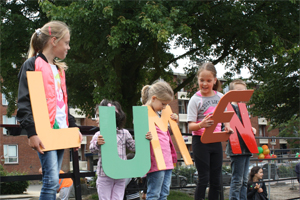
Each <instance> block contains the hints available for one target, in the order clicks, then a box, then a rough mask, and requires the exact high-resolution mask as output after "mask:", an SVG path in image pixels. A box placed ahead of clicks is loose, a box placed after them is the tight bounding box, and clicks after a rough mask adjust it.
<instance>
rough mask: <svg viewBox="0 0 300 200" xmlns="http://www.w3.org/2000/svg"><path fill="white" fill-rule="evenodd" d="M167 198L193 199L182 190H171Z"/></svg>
mask: <svg viewBox="0 0 300 200" xmlns="http://www.w3.org/2000/svg"><path fill="white" fill-rule="evenodd" d="M168 200H194V197H193V196H190V195H188V194H186V193H184V192H180V191H176V190H171V191H170V195H169V196H168Z"/></svg>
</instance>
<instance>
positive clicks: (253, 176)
mask: <svg viewBox="0 0 300 200" xmlns="http://www.w3.org/2000/svg"><path fill="white" fill-rule="evenodd" d="M263 175H264V174H263V169H262V168H261V167H258V166H255V167H253V168H252V169H251V171H250V174H249V182H248V188H247V198H248V200H268V198H267V196H268V194H267V188H266V185H265V183H264V182H261V179H262V177H263Z"/></svg>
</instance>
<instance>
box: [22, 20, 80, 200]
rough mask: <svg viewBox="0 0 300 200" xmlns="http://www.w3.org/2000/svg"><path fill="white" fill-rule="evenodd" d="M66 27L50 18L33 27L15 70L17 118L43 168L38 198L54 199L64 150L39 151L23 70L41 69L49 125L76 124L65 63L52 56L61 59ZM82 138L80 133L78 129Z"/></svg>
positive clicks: (66, 41)
mask: <svg viewBox="0 0 300 200" xmlns="http://www.w3.org/2000/svg"><path fill="white" fill-rule="evenodd" d="M69 43H70V31H69V28H68V26H67V25H66V24H65V23H63V22H60V21H51V22H48V23H47V24H45V25H44V26H43V27H42V28H39V29H37V30H36V31H35V32H34V33H33V35H32V37H31V41H30V48H29V51H28V59H27V60H26V61H25V62H24V64H23V65H22V67H21V70H20V73H19V91H18V111H17V119H18V121H19V122H20V124H21V127H22V128H24V129H25V130H26V131H27V134H28V138H29V146H30V147H31V148H32V149H33V150H36V151H37V152H38V156H39V159H40V162H41V165H42V170H43V186H42V190H41V194H40V199H47V200H49V199H50V200H51V199H56V191H57V189H58V187H59V185H58V182H59V171H60V168H61V164H62V160H63V154H64V150H54V151H47V152H43V151H42V149H41V148H44V145H43V143H42V141H41V140H40V139H39V137H38V136H37V133H36V130H35V125H34V120H33V116H32V110H31V103H30V98H29V92H28V84H27V76H26V72H27V71H41V72H42V75H43V82H44V88H45V93H46V97H47V106H48V111H49V118H50V123H51V127H52V128H55V129H59V128H68V127H76V124H75V119H74V117H73V116H71V115H70V114H69V112H68V105H67V101H68V96H67V89H66V80H65V71H64V70H66V68H67V66H66V64H65V63H63V62H59V61H58V60H56V59H55V58H56V57H57V58H59V59H64V58H65V57H66V55H67V53H68V50H69V49H70V46H69ZM79 137H80V139H82V136H81V133H79Z"/></svg>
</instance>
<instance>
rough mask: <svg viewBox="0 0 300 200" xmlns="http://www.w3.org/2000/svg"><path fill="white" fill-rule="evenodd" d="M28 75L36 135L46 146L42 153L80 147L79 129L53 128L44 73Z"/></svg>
mask: <svg viewBox="0 0 300 200" xmlns="http://www.w3.org/2000/svg"><path fill="white" fill-rule="evenodd" d="M26 73H27V81H28V89H29V95H30V102H31V108H32V114H33V119H34V123H35V129H36V133H37V134H38V136H39V138H40V139H41V141H42V142H43V144H44V146H45V149H42V151H50V150H55V149H67V148H74V147H79V146H80V140H79V134H78V128H63V129H52V128H51V125H50V120H49V113H48V108H47V102H46V94H45V89H44V83H43V78H42V72H26Z"/></svg>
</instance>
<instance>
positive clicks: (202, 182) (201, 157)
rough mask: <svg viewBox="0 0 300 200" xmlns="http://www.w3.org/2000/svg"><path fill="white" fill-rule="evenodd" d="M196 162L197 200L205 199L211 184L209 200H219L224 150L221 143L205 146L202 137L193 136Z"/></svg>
mask: <svg viewBox="0 0 300 200" xmlns="http://www.w3.org/2000/svg"><path fill="white" fill-rule="evenodd" d="M192 147H193V155H194V162H195V164H196V168H197V171H198V184H197V187H196V192H195V200H199V199H204V198H205V190H206V188H207V185H208V182H209V193H208V199H209V200H218V199H219V197H220V192H221V172H222V162H223V150H222V144H221V142H217V143H210V144H203V143H202V142H201V137H200V136H193V143H192Z"/></svg>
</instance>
